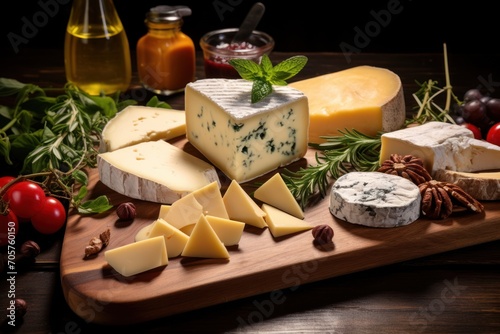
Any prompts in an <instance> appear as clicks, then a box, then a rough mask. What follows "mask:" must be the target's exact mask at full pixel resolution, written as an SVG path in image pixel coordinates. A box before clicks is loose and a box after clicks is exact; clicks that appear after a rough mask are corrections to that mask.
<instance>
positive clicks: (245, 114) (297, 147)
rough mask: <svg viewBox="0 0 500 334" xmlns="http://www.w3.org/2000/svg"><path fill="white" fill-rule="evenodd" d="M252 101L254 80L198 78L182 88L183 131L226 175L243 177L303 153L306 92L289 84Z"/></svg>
mask: <svg viewBox="0 0 500 334" xmlns="http://www.w3.org/2000/svg"><path fill="white" fill-rule="evenodd" d="M273 90H274V91H273V93H272V94H270V95H269V96H267V97H266V98H265V99H263V100H262V101H260V102H257V103H251V98H250V95H251V91H252V82H250V81H247V80H243V79H202V80H197V81H195V82H192V83H189V84H187V86H186V91H185V109H186V136H187V138H188V140H189V142H190V143H191V144H193V146H194V147H196V148H197V149H198V150H199V151H200V152H201V153H202V154H203V155H204V156H205V157H206V158H207V159H209V160H210V161H211V162H212V163H213V164H214V165H215V166H217V167H218V168H219V169H220V170H221V171H222V172H223V173H224V174H226V175H227V176H228V177H229V178H231V179H235V180H237V181H238V182H246V181H249V180H252V179H254V178H256V177H258V176H261V175H263V174H266V173H268V172H270V171H272V170H275V169H276V168H278V167H281V166H285V165H288V164H289V163H291V162H293V161H296V160H298V159H300V158H302V157H303V156H304V155H305V154H306V152H307V137H308V128H309V112H308V104H307V97H306V96H305V95H304V94H303V93H302V92H300V91H298V90H296V89H294V88H291V87H288V86H275V87H273Z"/></svg>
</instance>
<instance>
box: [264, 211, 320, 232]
mask: <svg viewBox="0 0 500 334" xmlns="http://www.w3.org/2000/svg"><path fill="white" fill-rule="evenodd" d="M261 208H262V210H263V211H264V212H265V213H266V216H265V220H266V223H267V226H268V227H269V230H270V231H271V234H272V235H273V237H275V238H279V237H282V236H285V235H289V234H293V233H298V232H303V231H306V230H310V229H312V228H313V226H312V225H311V224H309V223H308V222H306V221H304V220H302V219H299V218H297V217H295V216H293V215H291V214H289V213H287V212H285V211H282V210H280V209H278V208H276V207H274V206H272V205H269V204H266V203H263V204H262V206H261Z"/></svg>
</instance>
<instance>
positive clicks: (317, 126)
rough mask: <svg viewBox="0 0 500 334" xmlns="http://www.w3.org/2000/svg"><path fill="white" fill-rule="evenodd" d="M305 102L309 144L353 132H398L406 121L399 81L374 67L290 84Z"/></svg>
mask: <svg viewBox="0 0 500 334" xmlns="http://www.w3.org/2000/svg"><path fill="white" fill-rule="evenodd" d="M290 86H291V87H295V88H297V89H299V90H301V91H302V92H304V93H305V95H306V96H307V97H308V99H309V114H310V126H309V142H311V143H322V142H325V141H326V140H325V139H324V138H321V136H328V135H330V136H332V135H339V131H342V132H345V130H346V129H347V130H352V129H356V130H358V131H360V132H361V133H363V134H366V135H370V136H375V135H377V134H378V132H380V131H384V132H387V131H394V130H397V129H401V128H402V127H403V125H404V122H405V119H406V110H405V101H404V94H403V88H402V85H401V79H400V78H399V76H398V75H397V74H395V73H394V72H392V71H390V70H388V69H385V68H380V67H374V66H357V67H353V68H349V69H346V70H342V71H338V72H334V73H329V74H325V75H321V76H317V77H314V78H310V79H306V80H302V81H297V82H293V83H291V84H290Z"/></svg>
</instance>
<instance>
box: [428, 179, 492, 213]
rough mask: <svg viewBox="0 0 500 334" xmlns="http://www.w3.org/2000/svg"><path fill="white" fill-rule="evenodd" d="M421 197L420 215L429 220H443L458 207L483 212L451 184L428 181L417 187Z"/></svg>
mask: <svg viewBox="0 0 500 334" xmlns="http://www.w3.org/2000/svg"><path fill="white" fill-rule="evenodd" d="M418 188H419V189H420V194H421V195H422V206H421V210H422V214H423V215H424V216H426V217H427V218H430V219H445V218H447V217H448V216H449V215H451V213H452V212H453V206H454V205H455V204H456V205H459V206H462V207H464V208H466V209H468V210H470V211H473V212H483V211H484V206H483V205H482V204H481V203H480V202H479V201H478V200H476V199H475V198H474V197H472V196H470V195H469V194H468V193H467V192H466V191H464V190H463V189H462V188H460V187H459V186H457V185H456V184H453V183H448V182H441V181H436V180H430V181H426V182H423V183H421V184H419V185H418Z"/></svg>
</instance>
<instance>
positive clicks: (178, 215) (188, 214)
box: [162, 193, 203, 230]
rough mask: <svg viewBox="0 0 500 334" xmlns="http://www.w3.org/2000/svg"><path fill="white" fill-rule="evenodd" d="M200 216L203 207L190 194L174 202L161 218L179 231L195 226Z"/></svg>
mask: <svg viewBox="0 0 500 334" xmlns="http://www.w3.org/2000/svg"><path fill="white" fill-rule="evenodd" d="M201 214H203V206H202V205H201V204H200V203H199V202H198V201H197V200H196V198H195V197H194V195H193V193H190V194H188V195H186V196H184V197H182V198H180V199H178V200H177V201H175V202H174V203H173V204H172V205H171V206H170V209H168V212H167V213H166V214H165V215H164V216H162V218H163V219H164V220H165V221H167V222H168V223H169V224H170V225H172V226H174V227H176V228H178V229H179V230H180V229H181V228H183V227H184V226H187V225H191V224H195V223H196V222H197V221H198V219H199V217H200V215H201Z"/></svg>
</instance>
